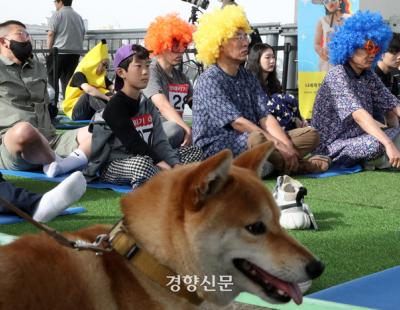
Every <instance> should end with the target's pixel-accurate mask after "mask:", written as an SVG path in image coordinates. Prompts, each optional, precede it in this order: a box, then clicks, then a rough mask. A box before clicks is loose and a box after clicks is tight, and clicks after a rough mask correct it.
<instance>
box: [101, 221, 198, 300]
mask: <svg viewBox="0 0 400 310" xmlns="http://www.w3.org/2000/svg"><path fill="white" fill-rule="evenodd" d="M109 237H110V238H109V242H110V243H111V247H112V248H113V249H114V251H116V252H117V253H118V254H120V255H121V256H123V257H124V258H125V259H127V260H128V261H129V262H130V264H131V265H132V266H134V267H135V268H137V269H139V270H140V271H141V272H142V273H144V274H145V275H146V276H147V277H149V278H150V279H151V280H153V281H155V282H156V283H158V284H159V285H160V286H162V287H164V288H167V285H168V283H169V282H170V278H171V277H176V276H177V274H176V273H175V272H173V271H172V270H170V269H169V268H167V267H165V266H163V265H161V264H160V263H159V262H157V261H156V260H155V259H154V257H153V256H152V255H150V253H148V252H147V251H146V250H144V249H142V248H140V247H139V246H138V244H137V243H136V241H135V240H134V239H133V238H132V237H131V236H130V235H128V232H127V230H126V228H125V226H124V223H123V219H121V220H120V221H119V222H118V223H117V224H116V225H115V226H114V227H113V228H112V229H111V231H110V233H109ZM171 293H174V294H176V295H178V296H179V297H183V298H185V299H186V300H187V301H189V302H190V303H191V304H194V305H199V304H201V303H202V302H203V299H201V298H200V297H199V296H198V295H197V294H196V292H189V291H188V290H187V288H186V287H185V285H184V284H183V283H182V288H181V289H180V290H179V291H177V292H173V291H171Z"/></svg>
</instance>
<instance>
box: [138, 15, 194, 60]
mask: <svg viewBox="0 0 400 310" xmlns="http://www.w3.org/2000/svg"><path fill="white" fill-rule="evenodd" d="M193 31H194V27H193V26H192V25H191V24H189V23H188V22H186V21H184V20H183V19H181V18H180V17H178V14H176V13H172V14H168V15H166V16H158V17H156V19H155V21H153V22H152V23H151V24H150V26H149V28H148V29H147V34H146V37H145V38H144V44H145V46H146V48H147V49H148V50H150V51H151V52H152V55H159V54H161V53H163V52H164V51H167V50H172V48H173V47H174V46H176V45H179V46H178V47H179V48H186V46H187V45H188V44H189V43H191V42H192V34H193Z"/></svg>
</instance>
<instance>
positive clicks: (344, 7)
mask: <svg viewBox="0 0 400 310" xmlns="http://www.w3.org/2000/svg"><path fill="white" fill-rule="evenodd" d="M339 11H340V12H342V13H347V14H350V4H349V1H348V0H342V1H341V2H340V7H339ZM330 13H331V12H329V10H328V9H327V8H326V7H325V15H329V14H330Z"/></svg>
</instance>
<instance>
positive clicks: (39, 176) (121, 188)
mask: <svg viewBox="0 0 400 310" xmlns="http://www.w3.org/2000/svg"><path fill="white" fill-rule="evenodd" d="M0 172H1V173H2V174H4V175H12V176H16V177H22V178H28V179H33V180H38V181H48V182H57V183H60V182H61V181H63V180H64V179H65V178H66V177H68V175H63V176H59V177H55V178H50V177H48V176H47V175H45V174H44V173H41V172H30V171H14V170H3V169H0ZM87 186H88V187H90V188H97V189H111V190H113V191H114V192H117V193H128V192H130V191H131V190H132V188H131V187H130V186H128V185H115V184H111V183H88V185H87Z"/></svg>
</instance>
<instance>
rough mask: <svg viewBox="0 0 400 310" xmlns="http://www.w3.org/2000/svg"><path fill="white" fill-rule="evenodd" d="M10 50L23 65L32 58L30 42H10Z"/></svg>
mask: <svg viewBox="0 0 400 310" xmlns="http://www.w3.org/2000/svg"><path fill="white" fill-rule="evenodd" d="M10 50H11V51H12V52H13V54H14V56H15V57H17V58H18V60H19V61H20V62H22V63H24V62H25V61H27V60H28V58H29V57H31V56H32V43H31V42H30V41H26V42H18V41H15V40H10Z"/></svg>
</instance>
